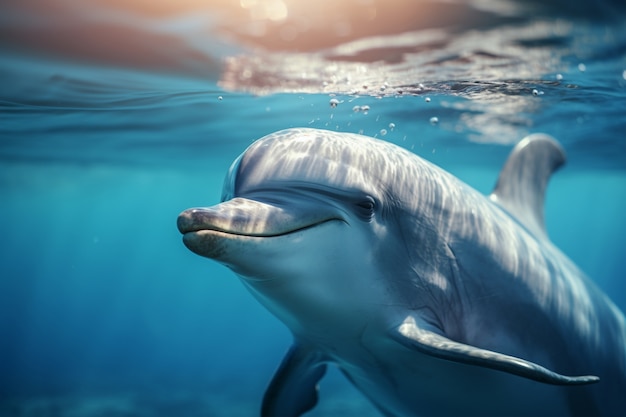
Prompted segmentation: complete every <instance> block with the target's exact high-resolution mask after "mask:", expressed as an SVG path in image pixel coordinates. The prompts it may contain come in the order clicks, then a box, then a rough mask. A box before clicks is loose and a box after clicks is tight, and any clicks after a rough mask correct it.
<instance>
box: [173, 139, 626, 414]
mask: <svg viewBox="0 0 626 417" xmlns="http://www.w3.org/2000/svg"><path fill="white" fill-rule="evenodd" d="M564 161H565V156H564V153H563V151H562V149H561V147H560V146H559V145H558V144H557V143H556V142H555V141H554V140H553V139H551V138H549V137H547V136H545V135H533V136H531V137H528V138H526V139H524V140H523V141H522V142H520V144H518V146H516V148H515V149H514V150H513V152H512V154H511V156H510V157H509V159H508V161H507V163H506V165H505V167H504V169H503V170H502V173H501V174H500V178H499V180H498V183H497V186H496V189H495V191H494V193H493V194H492V195H491V196H489V197H485V196H483V195H481V194H480V193H478V192H477V191H475V190H474V189H472V188H470V187H469V186H467V185H465V184H464V183H462V182H461V181H459V180H458V179H456V178H455V177H453V176H451V175H450V174H448V173H446V172H445V171H443V170H441V169H440V168H438V167H436V166H434V165H432V164H430V163H428V162H427V161H424V160H423V159H421V158H419V157H418V156H416V155H414V154H411V153H409V152H407V151H406V150H404V149H401V148H399V147H397V146H394V145H392V144H390V143H387V142H383V141H378V140H375V139H371V138H367V137H364V136H359V135H354V134H347V133H335V132H328V131H322V130H314V129H289V130H284V131H280V132H277V133H274V134H271V135H269V136H266V137H264V138H262V139H260V140H258V141H256V142H255V143H254V144H252V145H251V146H250V147H249V148H248V149H247V150H246V151H245V152H244V154H243V155H242V156H240V157H239V159H237V160H236V161H235V162H234V163H233V165H232V167H231V169H230V172H229V174H228V176H227V179H226V182H225V185H224V193H223V198H222V201H223V203H221V204H218V205H216V206H213V207H209V208H196V209H190V210H187V211H185V212H183V213H181V215H180V216H179V219H178V227H179V229H180V231H181V232H182V233H183V234H184V237H183V240H184V243H185V245H187V247H188V248H189V249H191V250H192V251H193V252H195V253H197V254H199V255H202V256H206V257H209V258H212V259H215V260H216V261H218V262H221V263H223V264H225V265H227V266H228V267H230V268H231V269H232V270H233V271H234V272H235V273H236V274H237V275H239V277H240V278H241V280H242V282H243V283H244V285H245V286H246V287H247V288H248V289H249V290H250V291H251V292H252V294H253V295H254V296H255V297H256V298H257V299H258V300H259V301H260V302H261V303H262V304H263V305H264V306H265V307H267V308H268V309H269V310H270V311H271V312H272V313H273V314H275V315H276V316H277V317H278V318H279V319H280V320H282V321H283V322H284V323H285V324H286V325H287V326H288V327H289V329H290V330H291V331H292V333H293V335H294V345H293V346H292V348H291V350H290V351H289V353H288V354H287V356H286V357H285V359H284V360H283V363H282V364H281V366H280V368H279V370H278V371H277V373H276V375H275V376H274V379H273V380H272V382H271V384H270V386H269V387H268V390H267V392H266V394H265V398H264V401H263V406H262V414H263V415H268V416H270V415H273V416H296V415H300V414H302V413H304V412H306V411H307V410H309V409H311V408H312V407H313V406H314V405H315V404H316V402H317V383H318V381H319V380H320V379H321V378H322V376H323V374H324V371H325V369H326V364H327V363H334V364H336V365H337V366H338V367H339V368H340V369H341V370H342V371H343V373H344V374H345V375H346V376H347V377H348V378H349V379H350V381H352V383H353V384H354V385H355V386H356V387H357V388H358V389H359V390H361V391H362V392H363V393H364V394H365V395H366V396H367V397H368V398H369V399H370V400H371V401H372V402H373V403H374V404H375V405H376V406H377V407H378V408H379V409H380V411H381V412H382V413H383V414H385V415H389V416H403V415H406V416H413V415H428V416H431V415H432V416H434V415H455V416H458V415H535V416H536V415H625V414H626V324H625V320H624V316H623V315H622V313H621V312H620V311H619V310H618V309H617V308H616V307H615V305H614V304H613V303H612V302H611V301H610V300H609V299H608V297H606V296H605V295H604V294H603V293H602V292H601V291H600V290H599V289H598V288H597V287H596V286H595V285H594V284H593V283H592V282H591V281H590V280H588V279H587V278H586V277H585V276H584V275H583V273H582V272H580V271H579V270H578V268H577V267H576V266H575V265H574V264H573V263H572V262H571V261H570V260H569V259H567V258H566V257H565V256H564V255H563V254H562V253H561V252H560V251H559V250H558V249H557V248H556V247H555V246H553V245H552V244H551V243H550V241H549V240H548V238H547V236H546V233H545V229H544V225H543V200H544V193H545V188H546V185H547V182H548V179H549V177H550V175H551V174H552V172H553V171H554V170H556V169H557V168H558V167H559V166H560V165H561V164H562V163H563V162H564ZM598 377H599V382H598V383H595V384H594V382H597V381H598Z"/></svg>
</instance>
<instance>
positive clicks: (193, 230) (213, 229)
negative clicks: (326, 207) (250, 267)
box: [181, 217, 346, 237]
mask: <svg viewBox="0 0 626 417" xmlns="http://www.w3.org/2000/svg"><path fill="white" fill-rule="evenodd" d="M332 221H340V222H344V223H346V221H345V220H344V219H341V218H336V217H333V218H329V219H325V220H322V221H319V222H316V223H312V224H309V225H307V226H302V227H298V228H296V229H291V230H287V231H284V232H279V233H243V232H237V231H234V230H226V229H222V228H219V227H212V226H208V227H201V228H190V229H189V230H181V233H182V234H183V235H188V234H191V233H197V232H202V231H206V232H218V233H224V234H227V235H233V236H244V237H280V236H286V235H290V234H293V233H296V232H300V231H303V230H307V229H312V228H314V227H317V226H319V225H322V224H324V223H329V222H332Z"/></svg>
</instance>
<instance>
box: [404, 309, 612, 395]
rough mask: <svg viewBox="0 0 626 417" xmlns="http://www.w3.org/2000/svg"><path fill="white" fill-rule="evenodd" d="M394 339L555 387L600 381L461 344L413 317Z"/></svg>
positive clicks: (439, 354)
mask: <svg viewBox="0 0 626 417" xmlns="http://www.w3.org/2000/svg"><path fill="white" fill-rule="evenodd" d="M392 337H393V338H394V339H395V340H396V341H398V342H399V343H400V344H402V345H404V346H405V347H407V348H409V349H415V350H418V351H420V352H421V353H424V354H426V355H430V356H434V357H437V358H441V359H446V360H449V361H453V362H459V363H464V364H468V365H476V366H482V367H485V368H491V369H496V370H498V371H503V372H508V373H511V374H514V375H519V376H521V377H524V378H528V379H532V380H535V381H539V382H544V383H547V384H554V385H583V384H591V383H594V382H598V381H599V380H600V379H599V378H598V377H597V376H592V375H586V376H565V375H561V374H558V373H556V372H553V371H550V370H549V369H546V368H544V367H542V366H541V365H538V364H536V363H533V362H529V361H526V360H524V359H520V358H516V357H514V356H509V355H504V354H502V353H498V352H493V351H490V350H485V349H481V348H477V347H474V346H470V345H466V344H463V343H458V342H455V341H453V340H450V339H448V338H447V337H445V336H443V335H442V334H440V333H438V332H437V330H436V329H435V328H434V327H433V326H430V325H428V324H427V323H424V322H422V321H421V320H420V319H416V318H414V317H412V316H409V317H407V318H406V319H405V320H404V322H403V323H402V324H401V325H400V326H398V327H396V328H395V329H393V330H392Z"/></svg>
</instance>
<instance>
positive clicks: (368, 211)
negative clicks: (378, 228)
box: [355, 197, 376, 221]
mask: <svg viewBox="0 0 626 417" xmlns="http://www.w3.org/2000/svg"><path fill="white" fill-rule="evenodd" d="M355 207H356V213H357V214H358V215H359V217H361V218H362V219H363V220H366V221H369V220H371V219H372V217H373V216H374V211H375V210H376V203H375V202H374V200H373V199H372V198H370V197H367V198H364V199H363V200H359V201H357V202H356V204H355Z"/></svg>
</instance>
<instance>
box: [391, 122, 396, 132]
mask: <svg viewBox="0 0 626 417" xmlns="http://www.w3.org/2000/svg"><path fill="white" fill-rule="evenodd" d="M395 128H396V124H395V123H389V130H391V131H393V129H395Z"/></svg>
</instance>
